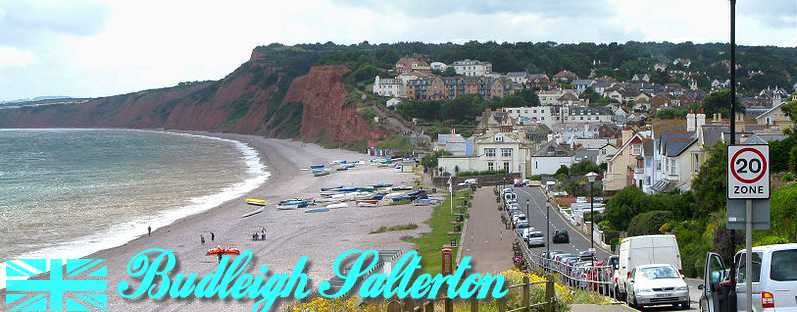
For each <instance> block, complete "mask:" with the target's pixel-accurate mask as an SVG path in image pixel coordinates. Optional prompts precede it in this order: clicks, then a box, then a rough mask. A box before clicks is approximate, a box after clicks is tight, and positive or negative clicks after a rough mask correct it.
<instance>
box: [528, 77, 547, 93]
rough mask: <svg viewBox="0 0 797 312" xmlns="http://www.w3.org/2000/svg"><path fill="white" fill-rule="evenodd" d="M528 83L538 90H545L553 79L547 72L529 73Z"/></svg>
mask: <svg viewBox="0 0 797 312" xmlns="http://www.w3.org/2000/svg"><path fill="white" fill-rule="evenodd" d="M527 83H528V85H529V86H530V87H532V88H534V89H536V90H543V89H546V88H547V87H548V84H550V83H551V79H550V78H548V75H546V74H529V75H528V77H527Z"/></svg>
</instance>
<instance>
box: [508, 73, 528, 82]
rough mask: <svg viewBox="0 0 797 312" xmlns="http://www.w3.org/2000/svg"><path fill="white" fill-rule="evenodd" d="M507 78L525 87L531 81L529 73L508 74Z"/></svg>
mask: <svg viewBox="0 0 797 312" xmlns="http://www.w3.org/2000/svg"><path fill="white" fill-rule="evenodd" d="M506 78H509V80H512V82H513V83H516V84H520V85H525V84H526V83H527V82H528V81H529V73H527V72H524V71H523V72H508V73H506Z"/></svg>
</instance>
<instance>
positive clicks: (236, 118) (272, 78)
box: [0, 49, 382, 143]
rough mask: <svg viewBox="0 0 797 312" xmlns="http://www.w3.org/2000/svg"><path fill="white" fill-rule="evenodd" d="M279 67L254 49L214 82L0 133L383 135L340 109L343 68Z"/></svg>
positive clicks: (28, 115)
mask: <svg viewBox="0 0 797 312" xmlns="http://www.w3.org/2000/svg"><path fill="white" fill-rule="evenodd" d="M311 63H312V61H308V60H307V59H303V58H294V59H291V60H289V61H288V62H285V63H284V64H283V63H282V62H280V61H278V60H272V59H270V57H269V55H267V54H265V53H264V52H262V51H258V50H257V49H256V50H255V51H254V52H253V53H252V56H251V59H250V60H249V61H248V62H246V63H244V64H243V65H241V66H240V67H239V68H238V69H236V70H235V71H234V72H232V73H231V74H229V75H228V76H227V77H225V78H224V79H222V80H219V81H207V82H197V83H191V84H184V85H178V86H176V87H170V88H163V89H153V90H145V91H140V92H135V93H130V94H123V95H116V96H110V97H104V98H97V99H94V100H91V101H89V102H86V103H82V104H74V105H51V106H37V107H24V108H18V109H3V110H0V128H42V127H50V128H54V127H64V128H78V127H81V128H99V127H106V128H166V129H181V130H202V131H221V132H235V133H242V134H259V135H264V136H269V137H297V138H301V139H305V140H311V141H314V140H323V141H325V142H329V143H354V142H361V141H362V140H371V139H376V138H377V137H379V136H381V135H382V132H381V131H380V130H378V129H373V128H372V127H371V126H370V124H369V123H368V121H366V120H364V119H363V118H362V117H361V116H360V115H358V114H357V110H356V107H354V105H350V106H347V105H346V88H345V84H344V81H343V75H345V74H346V73H347V72H348V69H347V68H346V66H343V65H322V66H312V65H310V64H311Z"/></svg>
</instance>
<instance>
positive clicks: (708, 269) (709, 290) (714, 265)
mask: <svg viewBox="0 0 797 312" xmlns="http://www.w3.org/2000/svg"><path fill="white" fill-rule="evenodd" d="M704 270H705V272H704V274H703V285H701V286H703V287H702V288H703V300H701V302H700V304H701V305H703V307H702V308H703V309H704V310H705V311H710V312H719V311H720V309H719V307H720V299H721V298H720V297H721V296H720V295H719V293H718V290H719V288H720V287H719V286H720V282H722V280H723V273H724V272H725V264H724V263H723V262H722V257H720V255H718V254H716V253H713V252H709V253H708V254H707V255H706V266H705V269H704Z"/></svg>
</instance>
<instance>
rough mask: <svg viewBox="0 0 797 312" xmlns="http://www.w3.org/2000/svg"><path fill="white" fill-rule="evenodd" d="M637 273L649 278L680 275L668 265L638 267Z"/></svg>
mask: <svg viewBox="0 0 797 312" xmlns="http://www.w3.org/2000/svg"><path fill="white" fill-rule="evenodd" d="M639 273H641V274H642V276H643V277H644V278H646V279H650V280H654V279H664V278H678V277H680V275H679V274H678V271H676V270H675V269H673V268H672V267H670V266H662V267H647V268H641V269H639Z"/></svg>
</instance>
